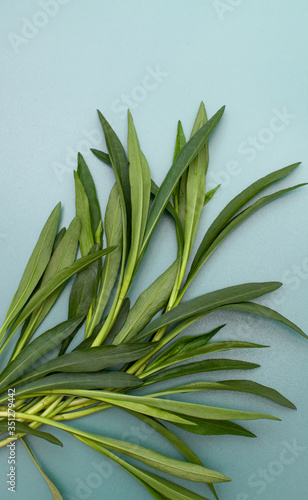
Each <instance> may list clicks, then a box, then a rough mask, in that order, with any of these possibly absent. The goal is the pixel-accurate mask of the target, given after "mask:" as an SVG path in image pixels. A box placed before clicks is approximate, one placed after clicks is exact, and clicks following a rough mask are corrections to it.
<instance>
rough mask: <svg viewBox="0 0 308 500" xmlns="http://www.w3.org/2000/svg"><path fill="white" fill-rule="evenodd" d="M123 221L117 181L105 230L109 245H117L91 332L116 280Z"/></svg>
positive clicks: (105, 270)
mask: <svg viewBox="0 0 308 500" xmlns="http://www.w3.org/2000/svg"><path fill="white" fill-rule="evenodd" d="M122 226H123V221H122V209H121V200H120V195H119V189H118V185H117V183H116V184H115V185H114V186H113V188H112V190H111V193H110V196H109V200H108V204H107V208H106V214H105V232H106V238H107V245H108V246H115V247H116V248H115V250H114V251H113V252H112V254H110V255H107V256H106V259H105V262H104V266H103V269H102V275H101V283H100V289H99V294H98V298H97V302H96V308H95V310H94V313H93V317H92V320H91V327H90V330H89V331H90V334H91V332H92V331H93V329H94V328H95V326H96V325H97V324H98V323H99V322H100V321H101V317H102V315H103V312H104V310H105V308H106V305H107V302H108V300H109V297H110V294H111V291H112V289H113V286H114V284H115V282H116V278H117V275H118V272H119V267H120V263H121V257H122V249H123V227H122Z"/></svg>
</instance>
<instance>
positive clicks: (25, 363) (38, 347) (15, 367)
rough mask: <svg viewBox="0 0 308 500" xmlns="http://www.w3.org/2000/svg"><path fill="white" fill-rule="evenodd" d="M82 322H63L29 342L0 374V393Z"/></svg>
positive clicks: (74, 320) (76, 320)
mask: <svg viewBox="0 0 308 500" xmlns="http://www.w3.org/2000/svg"><path fill="white" fill-rule="evenodd" d="M82 321H83V318H74V319H71V320H68V321H64V322H63V323H60V324H59V325H57V326H55V327H54V328H51V330H48V331H47V332H45V333H42V334H41V335H40V336H39V337H37V338H36V339H34V340H33V341H32V342H30V344H28V345H27V346H26V347H25V348H24V349H23V350H22V351H21V352H20V354H18V356H16V358H15V359H14V360H13V361H11V362H10V363H9V364H8V365H7V366H6V367H5V369H4V370H3V372H2V373H1V375H0V391H1V392H2V391H3V389H4V388H5V387H7V386H8V385H9V384H11V382H13V381H14V380H16V379H17V378H18V377H20V376H21V375H22V373H23V372H24V371H25V370H26V369H27V368H30V367H31V366H32V365H33V363H34V362H35V361H36V360H37V359H39V358H41V357H42V356H44V354H46V353H47V352H49V351H50V350H51V349H53V348H54V347H56V346H58V345H59V344H60V343H61V342H62V340H64V339H65V337H67V336H68V335H70V334H71V332H72V331H73V330H74V329H75V328H76V327H78V325H80V324H81V322H82Z"/></svg>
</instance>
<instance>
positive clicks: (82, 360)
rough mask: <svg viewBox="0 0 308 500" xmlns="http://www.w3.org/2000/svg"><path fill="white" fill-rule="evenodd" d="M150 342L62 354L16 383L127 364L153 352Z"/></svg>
mask: <svg viewBox="0 0 308 500" xmlns="http://www.w3.org/2000/svg"><path fill="white" fill-rule="evenodd" d="M154 346H155V344H153V343H152V342H140V343H138V344H123V345H119V346H99V347H89V348H87V349H83V350H76V351H73V352H70V353H68V354H64V355H62V356H59V357H57V358H55V359H51V360H50V361H47V362H46V363H44V364H42V365H40V366H38V367H37V368H35V369H34V370H31V371H28V372H27V373H26V374H25V375H24V376H23V377H21V378H19V379H18V380H17V381H16V383H18V384H21V383H22V384H24V383H26V382H30V381H32V380H36V379H38V378H42V377H43V376H45V375H47V374H49V373H52V372H65V373H67V372H97V371H100V370H104V369H105V368H108V367H111V366H115V365H119V364H124V363H128V362H130V361H135V360H136V359H139V358H141V357H142V356H144V355H145V354H148V353H149V352H151V350H153V348H154Z"/></svg>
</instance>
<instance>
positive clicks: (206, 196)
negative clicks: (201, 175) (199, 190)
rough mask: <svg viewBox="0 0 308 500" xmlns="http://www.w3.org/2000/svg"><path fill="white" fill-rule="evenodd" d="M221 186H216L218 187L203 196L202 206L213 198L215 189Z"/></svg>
mask: <svg viewBox="0 0 308 500" xmlns="http://www.w3.org/2000/svg"><path fill="white" fill-rule="evenodd" d="M220 186H221V184H218V186H216V187H214V188H213V189H211V190H210V191H208V192H207V193H206V194H205V196H204V205H206V204H207V203H208V202H209V201H210V200H211V199H212V198H213V196H214V194H215V193H216V191H217V189H218V188H219V187H220Z"/></svg>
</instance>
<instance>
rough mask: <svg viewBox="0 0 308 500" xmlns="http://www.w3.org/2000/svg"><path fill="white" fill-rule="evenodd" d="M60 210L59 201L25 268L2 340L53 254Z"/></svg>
mask: <svg viewBox="0 0 308 500" xmlns="http://www.w3.org/2000/svg"><path fill="white" fill-rule="evenodd" d="M60 210H61V204H60V203H58V205H57V206H56V207H55V208H54V210H53V211H52V212H51V214H50V216H49V218H48V220H47V222H46V224H45V225H44V227H43V229H42V232H41V234H40V236H39V239H38V241H37V243H36V245H35V247H34V250H33V252H32V254H31V257H30V259H29V261H28V264H27V266H26V268H25V270H24V273H23V275H22V278H21V280H20V283H19V286H18V289H17V291H16V293H15V295H14V297H13V300H12V302H11V305H10V307H9V310H8V312H7V315H6V319H5V322H4V325H3V327H2V328H1V330H2V335H0V340H1V338H3V335H4V333H5V331H6V330H7V327H8V326H10V325H11V324H12V322H13V321H14V319H15V318H16V317H17V315H18V314H19V313H20V311H21V310H22V308H23V307H24V305H25V303H26V302H27V300H28V299H29V297H30V295H31V294H32V292H33V290H34V289H35V287H36V285H37V284H38V282H39V280H40V278H41V277H42V275H43V272H44V271H45V268H46V266H47V264H48V262H49V259H50V256H51V252H52V248H53V244H54V240H55V237H56V233H57V227H58V223H59V217H60ZM1 330H0V333H1Z"/></svg>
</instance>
